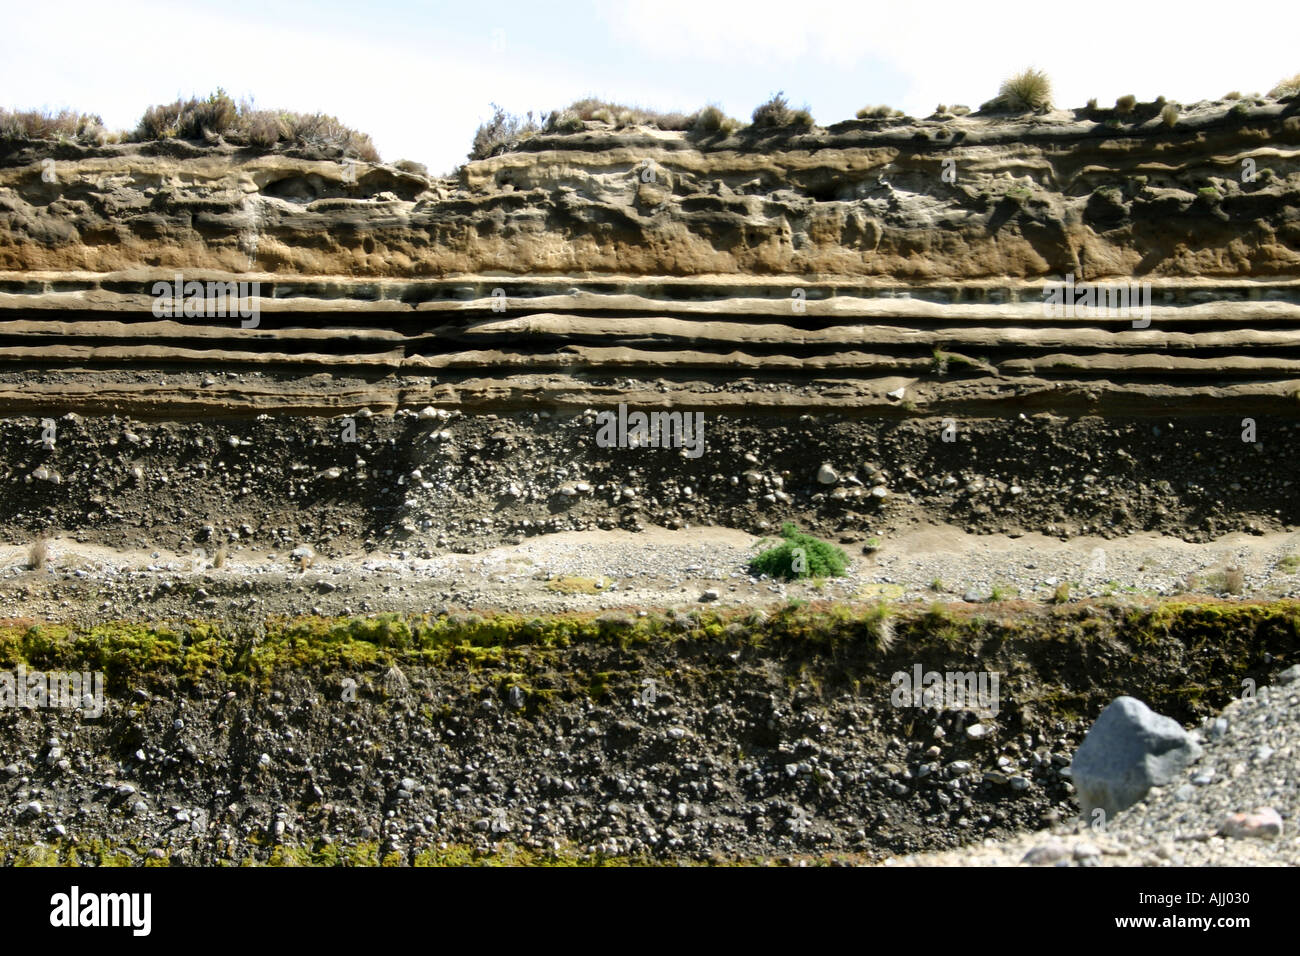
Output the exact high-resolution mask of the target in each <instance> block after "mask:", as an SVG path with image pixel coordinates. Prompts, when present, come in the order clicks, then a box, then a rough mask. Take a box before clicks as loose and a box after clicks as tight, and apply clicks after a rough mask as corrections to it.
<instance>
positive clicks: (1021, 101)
mask: <svg viewBox="0 0 1300 956" xmlns="http://www.w3.org/2000/svg"><path fill="white" fill-rule="evenodd" d="M1051 105H1052V81H1051V80H1050V79H1049V78H1048V76H1047V74H1046V73H1045V72H1044V71H1042V70H1035V69H1033V68H1032V67H1031V68H1030V69H1027V70H1021V71H1020V72H1019V73H1017V74H1015V75H1014V76H1011V77H1008V78H1007V79H1005V80H1003V81H1002V87H1001V89H999V90H998V95H997V96H996V97H994V98H993V99H991V100H989V101H988V102H987V103H985V104H984V105H983V106H981V107H980V109H982V110H1007V111H1009V112H1012V113H1030V112H1033V111H1034V110H1041V109H1046V108H1047V107H1049V106H1051Z"/></svg>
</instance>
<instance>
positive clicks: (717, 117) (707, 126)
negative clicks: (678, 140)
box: [691, 103, 744, 134]
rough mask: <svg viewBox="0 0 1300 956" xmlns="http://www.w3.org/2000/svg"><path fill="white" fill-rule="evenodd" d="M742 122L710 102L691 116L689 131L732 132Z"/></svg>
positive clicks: (739, 126)
mask: <svg viewBox="0 0 1300 956" xmlns="http://www.w3.org/2000/svg"><path fill="white" fill-rule="evenodd" d="M743 125H744V124H743V123H741V121H740V120H738V119H736V118H734V117H732V116H728V115H727V114H726V113H724V112H723V111H722V108H721V107H719V106H718V105H717V104H715V103H710V104H709V105H708V106H706V107H704V109H702V110H700V111H699V112H698V113H696V114H695V115H694V116H692V117H691V131H692V132H695V133H728V134H730V133H734V132H735V131H736V130H738V129H740V128H741V126H743Z"/></svg>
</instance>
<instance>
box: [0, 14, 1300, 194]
mask: <svg viewBox="0 0 1300 956" xmlns="http://www.w3.org/2000/svg"><path fill="white" fill-rule="evenodd" d="M3 19H4V30H3V32H0V91H2V92H0V106H7V107H10V108H31V107H51V108H59V107H64V106H69V107H73V108H76V109H79V110H82V111H85V112H91V113H99V114H100V115H101V116H102V117H103V118H104V120H105V123H106V124H107V125H108V126H110V127H113V128H123V129H126V128H132V127H134V126H135V123H136V121H137V120H138V119H139V116H140V113H141V112H142V111H143V109H144V107H145V106H147V105H149V104H151V103H158V102H165V101H171V100H173V99H175V98H176V97H177V96H178V95H184V96H189V95H192V94H207V93H209V92H211V91H212V90H213V89H215V88H216V87H217V86H222V87H224V88H225V89H226V90H228V91H229V92H230V93H231V94H232V95H234V96H235V97H236V98H239V97H242V96H253V97H254V98H255V99H256V102H257V104H258V105H259V106H265V107H281V108H285V109H294V110H300V111H317V110H319V111H323V112H327V113H333V114H335V115H337V116H338V117H339V118H340V119H342V120H343V121H344V122H346V123H348V124H349V125H351V126H354V127H356V128H358V129H361V130H363V131H365V132H368V133H370V134H371V135H372V136H373V137H374V140H375V143H376V145H377V146H378V148H379V150H380V152H381V154H382V155H383V157H384V158H385V159H386V160H396V159H402V158H406V159H414V160H417V161H420V162H424V163H427V164H428V165H429V167H430V169H431V171H433V172H435V173H439V172H446V171H449V170H450V169H451V168H452V167H454V166H455V165H457V164H458V163H460V162H461V161H463V159H464V157H465V152H466V150H467V149H468V148H469V143H470V140H471V138H472V137H473V133H474V129H475V128H476V126H477V125H478V123H479V122H481V121H482V120H483V119H485V118H486V117H487V116H488V115H490V112H491V110H490V107H489V103H491V102H496V103H499V104H501V105H502V106H504V107H505V108H506V109H508V110H510V111H512V112H520V113H522V112H524V111H526V110H529V109H533V110H538V111H542V110H549V109H554V108H557V107H560V106H564V105H567V104H568V103H570V102H572V101H573V100H575V99H578V98H580V97H582V96H586V95H595V96H600V97H603V98H606V99H611V100H615V101H619V102H626V103H632V104H636V105H642V106H648V107H652V108H657V109H662V110H673V109H676V110H681V111H683V112H690V111H691V110H693V109H696V108H698V107H699V106H701V105H703V104H704V103H706V102H718V103H720V104H721V105H722V106H723V107H724V108H725V109H726V111H727V112H728V113H730V114H732V115H734V116H738V117H742V118H748V116H749V113H750V112H751V111H752V109H753V108H754V106H755V105H757V104H758V103H759V102H761V101H763V100H764V99H766V98H767V97H768V96H769V95H770V94H771V93H773V92H776V91H777V90H784V91H785V93H786V95H787V97H788V98H789V99H790V100H791V101H792V103H793V104H794V105H804V104H807V105H809V106H810V107H811V108H812V111H813V115H814V116H815V117H816V118H817V120H818V122H819V123H822V124H829V123H832V122H835V121H837V120H841V119H847V118H850V117H852V115H853V114H854V112H855V111H856V110H857V109H858V108H859V107H861V106H864V105H868V104H876V103H884V104H888V105H890V106H893V107H895V108H898V109H903V110H905V111H907V112H908V113H911V114H913V115H922V116H924V115H926V114H928V113H929V112H931V111H932V110H933V108H934V106H935V105H936V104H937V103H948V104H953V103H964V104H967V105H969V106H972V107H978V105H979V104H980V102H981V101H983V100H985V99H988V98H990V97H991V96H993V95H994V94H995V93H996V92H997V87H998V84H999V83H1000V82H1001V80H1002V79H1003V78H1005V77H1006V76H1007V75H1008V74H1010V73H1012V72H1015V71H1016V70H1019V69H1021V68H1023V67H1026V66H1036V67H1039V68H1041V69H1044V70H1046V71H1047V72H1048V73H1049V75H1050V76H1051V77H1052V80H1053V84H1054V88H1055V93H1056V95H1055V100H1056V102H1057V104H1058V105H1062V106H1081V105H1083V104H1084V103H1085V102H1086V101H1087V100H1088V99H1089V98H1090V97H1094V96H1095V97H1097V98H1098V100H1099V101H1100V102H1102V103H1103V104H1108V103H1111V102H1113V101H1114V99H1115V97H1117V96H1119V95H1121V94H1124V93H1133V94H1136V95H1137V96H1138V97H1139V98H1140V99H1144V100H1145V99H1153V98H1154V97H1156V96H1159V95H1164V96H1166V97H1168V98H1169V99H1171V100H1178V101H1182V102H1192V101H1195V100H1199V99H1210V98H1215V97H1219V96H1222V95H1223V94H1224V93H1226V92H1228V91H1230V90H1240V91H1241V92H1243V93H1252V92H1267V91H1268V90H1269V89H1270V88H1272V87H1273V85H1274V84H1276V83H1277V81H1278V80H1280V79H1282V78H1283V77H1286V76H1291V75H1293V74H1295V73H1297V72H1300V43H1298V42H1297V38H1300V3H1298V2H1296V0H1286V2H1284V3H1281V4H1277V5H1262V4H1232V5H1227V6H1224V5H1220V4H1209V3H1205V2H1197V0H1188V2H1184V3H1180V4H1177V5H1171V4H1168V3H1159V4H1157V3H1146V2H1145V0H1124V2H1116V0H1093V2H1090V3H1087V4H1082V5H1073V6H1072V5H1069V4H1062V3H1042V4H1026V3H979V4H976V3H949V2H943V0H898V2H894V3H889V4H880V3H873V2H869V0H854V2H831V0H797V2H784V3H781V2H772V0H722V2H710V0H553V2H538V0H530V2H519V3H516V2H495V0H485V2H480V3H473V4H471V3H465V2H463V0H461V2H457V3H441V2H434V0H425V2H420V0H349V2H342V0H227V2H224V3H200V2H190V0H166V2H131V0H127V2H125V3H108V2H99V3H88V2H84V0H59V2H50V0H45V2H33V3H22V4H15V3H10V4H7V5H6V9H5V10H4V13H3Z"/></svg>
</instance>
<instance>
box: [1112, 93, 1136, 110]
mask: <svg viewBox="0 0 1300 956" xmlns="http://www.w3.org/2000/svg"><path fill="white" fill-rule="evenodd" d="M1137 102H1138V98H1137V97H1136V96H1134V95H1133V94H1132V93H1125V94H1124V95H1123V96H1121V97H1120V98H1119V99H1117V100H1116V101H1115V112H1116V113H1132V112H1133V108H1134V107H1136V106H1137Z"/></svg>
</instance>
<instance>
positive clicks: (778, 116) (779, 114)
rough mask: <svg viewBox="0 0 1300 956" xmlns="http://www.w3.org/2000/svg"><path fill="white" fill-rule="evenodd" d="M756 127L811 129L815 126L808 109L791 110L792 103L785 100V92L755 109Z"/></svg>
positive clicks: (779, 93)
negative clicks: (798, 127)
mask: <svg viewBox="0 0 1300 956" xmlns="http://www.w3.org/2000/svg"><path fill="white" fill-rule="evenodd" d="M753 121H754V125H755V126H758V127H763V128H768V129H775V128H779V127H787V126H801V127H811V126H812V125H813V117H812V113H811V112H809V111H808V107H806V106H805V107H803V108H802V109H797V110H792V109H790V103H789V101H788V100H787V99H786V98H785V95H784V92H783V91H782V92H778V93H777V94H776V95H775V96H773V97H772V98H771V99H770V100H768V101H767V102H766V103H760V104H759V105H758V106H756V107H754V115H753Z"/></svg>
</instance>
